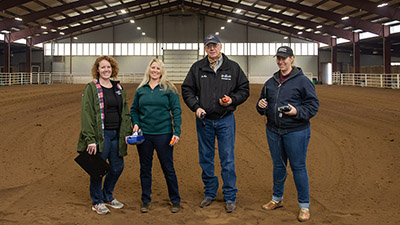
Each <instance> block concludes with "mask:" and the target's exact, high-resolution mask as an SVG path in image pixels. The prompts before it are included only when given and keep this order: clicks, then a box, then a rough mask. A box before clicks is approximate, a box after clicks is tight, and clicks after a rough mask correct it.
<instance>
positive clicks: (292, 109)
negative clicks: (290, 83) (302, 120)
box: [283, 104, 297, 116]
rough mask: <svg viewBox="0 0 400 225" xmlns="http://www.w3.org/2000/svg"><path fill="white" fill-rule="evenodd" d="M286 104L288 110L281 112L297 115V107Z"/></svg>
mask: <svg viewBox="0 0 400 225" xmlns="http://www.w3.org/2000/svg"><path fill="white" fill-rule="evenodd" d="M288 106H290V111H289V112H283V113H285V114H286V115H288V116H295V115H297V109H296V108H295V107H294V106H292V105H291V104H288Z"/></svg>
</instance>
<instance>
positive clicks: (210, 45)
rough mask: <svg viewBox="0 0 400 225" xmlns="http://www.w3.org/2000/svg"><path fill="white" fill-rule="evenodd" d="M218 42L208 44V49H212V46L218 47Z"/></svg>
mask: <svg viewBox="0 0 400 225" xmlns="http://www.w3.org/2000/svg"><path fill="white" fill-rule="evenodd" d="M217 46H218V44H217V43H210V44H208V45H206V48H207V49H211V48H217Z"/></svg>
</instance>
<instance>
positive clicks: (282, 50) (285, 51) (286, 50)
mask: <svg viewBox="0 0 400 225" xmlns="http://www.w3.org/2000/svg"><path fill="white" fill-rule="evenodd" d="M275 56H282V57H284V58H287V57H289V56H293V50H292V49H291V48H290V47H289V46H281V47H279V48H278V50H277V51H276V54H275V55H274V57H275Z"/></svg>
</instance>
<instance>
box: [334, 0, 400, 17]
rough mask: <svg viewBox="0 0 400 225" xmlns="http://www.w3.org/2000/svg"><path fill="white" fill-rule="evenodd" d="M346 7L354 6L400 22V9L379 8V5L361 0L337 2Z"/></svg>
mask: <svg viewBox="0 0 400 225" xmlns="http://www.w3.org/2000/svg"><path fill="white" fill-rule="evenodd" d="M335 1H337V2H340V3H342V4H345V5H350V6H353V7H355V8H357V9H363V10H365V11H368V12H371V13H375V14H377V15H379V16H382V17H387V18H389V19H392V20H400V9H398V8H394V7H391V6H389V5H387V6H384V7H380V8H378V7H377V6H378V5H379V3H374V2H370V1H360V0H335Z"/></svg>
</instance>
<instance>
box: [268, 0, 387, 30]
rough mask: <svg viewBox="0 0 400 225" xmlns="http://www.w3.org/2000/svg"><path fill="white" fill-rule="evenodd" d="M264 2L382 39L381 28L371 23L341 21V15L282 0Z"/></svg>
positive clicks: (353, 19) (358, 20)
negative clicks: (365, 32)
mask: <svg viewBox="0 0 400 225" xmlns="http://www.w3.org/2000/svg"><path fill="white" fill-rule="evenodd" d="M264 1H265V2H269V3H273V4H277V5H281V6H285V7H289V8H292V9H296V10H298V11H301V12H306V13H309V14H312V15H314V16H318V17H321V18H324V19H327V20H331V21H335V22H336V23H338V24H343V25H345V26H351V27H353V28H354V29H361V30H363V31H368V32H371V33H374V34H377V35H379V36H382V37H383V27H382V25H381V24H379V23H373V22H369V21H366V20H362V19H359V18H349V19H347V20H342V17H343V15H340V14H338V13H334V12H331V11H326V10H322V9H318V8H313V7H310V6H306V5H302V4H299V3H294V2H288V1H282V0H264Z"/></svg>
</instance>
